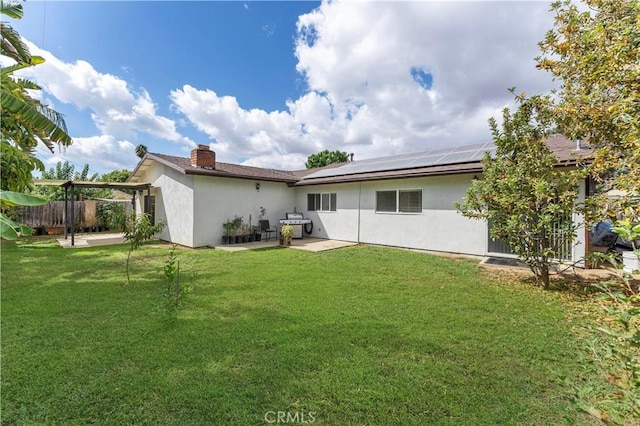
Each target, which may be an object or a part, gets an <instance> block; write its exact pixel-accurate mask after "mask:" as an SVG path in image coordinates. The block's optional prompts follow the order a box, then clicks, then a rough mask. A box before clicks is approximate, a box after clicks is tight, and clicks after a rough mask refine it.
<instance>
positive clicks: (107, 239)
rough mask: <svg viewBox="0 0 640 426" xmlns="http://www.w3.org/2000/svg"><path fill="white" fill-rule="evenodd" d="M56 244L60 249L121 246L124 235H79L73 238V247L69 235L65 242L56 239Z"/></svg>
mask: <svg viewBox="0 0 640 426" xmlns="http://www.w3.org/2000/svg"><path fill="white" fill-rule="evenodd" d="M57 240H58V244H60V246H61V247H62V248H82V247H93V246H109V245H113V244H122V243H124V242H125V239H124V234H122V233H121V232H119V233H111V234H80V235H76V236H75V245H74V246H72V245H71V235H69V236H67V239H66V240H65V239H64V237H63V238H57Z"/></svg>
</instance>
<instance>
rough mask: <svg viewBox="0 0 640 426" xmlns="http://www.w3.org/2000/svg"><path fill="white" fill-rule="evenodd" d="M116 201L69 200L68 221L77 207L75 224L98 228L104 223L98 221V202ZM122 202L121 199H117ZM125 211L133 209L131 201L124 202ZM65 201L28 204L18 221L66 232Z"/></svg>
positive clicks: (87, 228)
mask: <svg viewBox="0 0 640 426" xmlns="http://www.w3.org/2000/svg"><path fill="white" fill-rule="evenodd" d="M109 202H115V201H96V200H89V201H75V202H72V201H69V202H68V203H67V205H68V211H67V215H68V217H69V219H68V222H69V223H71V209H72V208H73V209H75V211H74V212H73V213H74V218H75V226H76V228H78V229H79V230H87V231H88V230H96V229H95V228H98V227H100V226H104V224H101V223H99V221H98V204H101V203H109ZM117 202H120V201H117ZM123 203H124V206H125V212H126V213H128V212H130V211H131V210H133V206H132V205H131V201H126V202H123ZM64 221H65V218H64V201H49V203H47V204H45V205H43V206H28V207H22V208H21V209H20V216H19V218H18V222H20V223H24V224H25V225H27V226H29V227H31V228H34V229H38V228H40V229H41V228H46V229H47V230H48V232H49V233H55V234H58V233H59V234H62V233H63V232H64Z"/></svg>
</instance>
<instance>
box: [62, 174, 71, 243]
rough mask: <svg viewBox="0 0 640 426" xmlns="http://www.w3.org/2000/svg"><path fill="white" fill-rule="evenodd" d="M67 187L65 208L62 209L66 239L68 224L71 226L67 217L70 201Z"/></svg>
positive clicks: (65, 237) (65, 189) (65, 236)
mask: <svg viewBox="0 0 640 426" xmlns="http://www.w3.org/2000/svg"><path fill="white" fill-rule="evenodd" d="M67 189H68V188H67V187H66V186H65V187H64V210H63V211H62V221H63V222H64V239H65V240H66V239H67V226H69V224H68V223H67V222H68V221H67V219H68V215H67V209H68V208H69V203H68V201H69V200H68V197H67Z"/></svg>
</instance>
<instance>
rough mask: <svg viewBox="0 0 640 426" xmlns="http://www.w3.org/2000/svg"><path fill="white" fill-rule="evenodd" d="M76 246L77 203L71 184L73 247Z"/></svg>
mask: <svg viewBox="0 0 640 426" xmlns="http://www.w3.org/2000/svg"><path fill="white" fill-rule="evenodd" d="M75 245H76V201H75V197H74V196H73V183H72V184H71V247H73V246H75Z"/></svg>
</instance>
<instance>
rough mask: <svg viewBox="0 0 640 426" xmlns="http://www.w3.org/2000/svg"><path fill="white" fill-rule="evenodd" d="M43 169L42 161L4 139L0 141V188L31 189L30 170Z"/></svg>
mask: <svg viewBox="0 0 640 426" xmlns="http://www.w3.org/2000/svg"><path fill="white" fill-rule="evenodd" d="M36 169H38V170H43V169H44V165H43V164H42V162H41V161H40V160H39V159H37V158H36V157H34V156H33V155H31V154H29V153H27V152H24V151H23V150H21V149H20V148H16V147H15V146H14V145H12V144H11V143H9V142H8V141H6V140H2V141H0V170H2V172H1V173H0V182H1V183H0V189H2V190H5V191H14V192H26V191H31V190H32V189H33V177H32V174H31V172H33V171H34V170H36Z"/></svg>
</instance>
